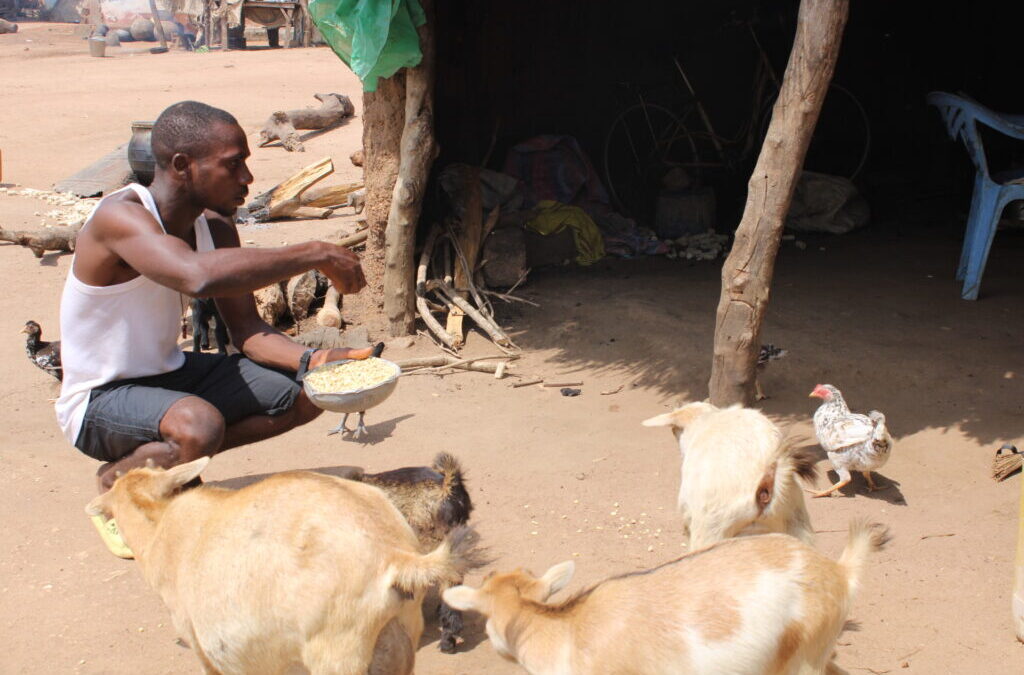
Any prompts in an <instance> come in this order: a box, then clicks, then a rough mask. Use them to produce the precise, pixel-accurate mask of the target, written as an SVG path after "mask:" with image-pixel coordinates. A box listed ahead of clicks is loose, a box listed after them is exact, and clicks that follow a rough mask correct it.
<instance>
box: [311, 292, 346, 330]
mask: <svg viewBox="0 0 1024 675" xmlns="http://www.w3.org/2000/svg"><path fill="white" fill-rule="evenodd" d="M316 322H317V323H318V324H319V325H321V326H328V327H330V328H340V327H341V294H340V293H338V289H337V288H335V287H334V284H331V285H329V286H328V287H327V295H326V296H325V297H324V306H323V307H321V308H320V311H319V312H317V313H316Z"/></svg>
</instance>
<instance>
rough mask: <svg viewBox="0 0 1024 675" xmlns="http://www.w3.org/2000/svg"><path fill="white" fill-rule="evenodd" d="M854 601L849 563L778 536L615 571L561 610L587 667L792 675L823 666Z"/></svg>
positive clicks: (584, 670)
mask: <svg viewBox="0 0 1024 675" xmlns="http://www.w3.org/2000/svg"><path fill="white" fill-rule="evenodd" d="M849 605H850V597H849V587H848V583H847V578H846V573H845V572H844V569H843V568H841V567H840V566H839V565H837V564H836V563H835V562H834V561H832V560H830V559H828V558H826V557H824V556H822V555H821V554H819V553H818V552H817V551H815V550H814V549H812V548H811V547H809V546H807V545H805V544H803V543H801V542H800V541H798V540H796V539H794V538H792V537H789V536H786V535H778V534H772V535H765V536H761V537H748V538H743V539H733V540H728V541H724V542H720V543H719V544H716V545H715V546H712V547H710V548H708V549H704V550H702V551H697V552H694V553H692V554H690V555H687V556H685V557H683V558H681V559H679V560H678V561H674V562H671V563H668V564H665V565H662V566H660V567H656V568H654V569H651V570H647V571H644V572H638V573H634V574H628V575H624V576H621V577H615V578H612V579H609V580H607V581H605V582H603V583H601V584H599V585H598V586H596V587H595V588H593V589H591V590H589V591H586V592H584V593H583V594H582V595H580V596H579V597H577V598H574V599H572V600H570V601H568V603H566V606H565V607H566V609H565V610H564V612H563V613H564V615H565V616H566V617H567V618H569V620H571V621H572V622H573V623H574V625H575V626H576V627H577V628H578V630H577V631H576V632H575V633H574V634H575V636H576V641H577V642H576V645H575V647H576V648H575V649H574V652H575V654H576V655H577V656H576V658H577V659H579V664H578V665H579V666H580V667H579V669H578V671H577V672H580V673H594V674H596V673H603V672H627V671H628V672H636V673H660V672H666V673H668V672H672V673H713V672H744V673H788V672H795V668H796V667H797V665H798V664H810V666H811V667H812V668H818V669H819V670H818V671H817V672H821V670H822V669H824V667H825V664H826V663H827V662H828V659H829V657H830V656H831V651H832V645H833V643H834V641H835V638H836V637H837V636H838V635H839V632H840V630H841V628H842V626H843V624H844V622H845V618H846V615H847V613H848V611H849Z"/></svg>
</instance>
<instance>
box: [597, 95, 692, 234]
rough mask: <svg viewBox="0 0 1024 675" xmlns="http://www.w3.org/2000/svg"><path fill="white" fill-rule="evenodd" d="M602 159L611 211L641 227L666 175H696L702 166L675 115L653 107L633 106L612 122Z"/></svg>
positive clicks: (661, 108) (652, 207)
mask: <svg viewBox="0 0 1024 675" xmlns="http://www.w3.org/2000/svg"><path fill="white" fill-rule="evenodd" d="M603 159H604V177H605V183H606V187H607V188H608V194H609V196H610V197H611V199H612V202H613V203H614V205H615V207H616V208H617V209H619V211H620V212H621V213H623V214H625V215H628V216H632V217H633V218H636V219H637V220H641V221H645V220H648V219H649V216H650V215H651V213H652V212H653V209H654V202H655V199H656V197H657V193H658V191H659V190H660V189H661V180H662V178H664V176H665V174H666V173H668V172H669V171H670V170H671V169H672V168H674V167H679V168H683V169H686V170H689V171H694V170H696V167H697V166H698V165H699V163H700V157H699V156H698V150H697V144H696V143H695V141H694V139H693V136H692V135H691V134H690V133H689V132H688V131H687V129H686V127H685V126H684V125H683V123H682V121H681V120H680V119H679V117H678V116H676V114H675V113H673V112H672V111H671V110H669V109H668V108H665V107H664V106H660V105H658V104H656V103H636V104H634V105H632V106H630V107H628V108H626V109H625V110H624V111H622V113H621V114H620V115H619V116H618V117H616V118H615V121H614V122H612V125H611V127H610V128H609V130H608V134H607V135H606V136H605V141H604V158H603ZM696 179H697V178H696V177H695V176H691V180H696Z"/></svg>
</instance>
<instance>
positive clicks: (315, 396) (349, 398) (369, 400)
mask: <svg viewBox="0 0 1024 675" xmlns="http://www.w3.org/2000/svg"><path fill="white" fill-rule="evenodd" d="M348 361H351V359H345V360H344V361H331V362H330V363H325V364H324V365H322V366H320V367H318V368H314V369H313V370H311V371H309V372H308V373H306V375H307V378H308V376H309V375H310V374H312V373H315V372H317V371H319V370H322V369H324V368H326V367H327V366H331V365H334V364H337V363H346V362H348ZM381 361H384V362H385V363H387V364H388V365H389V366H391V368H392V370H393V374H392V375H391V377H389V378H388V379H386V380H384V381H383V382H381V383H380V384H378V385H376V386H373V387H370V388H368V389H357V390H355V391H338V392H322V391H319V390H317V389H316V388H315V387H313V385H311V384H310V383H309V379H304V380H303V381H302V388H303V389H305V391H306V396H308V397H309V400H310V401H312V402H313V405H315V406H316V407H318V408H322V409H324V410H330V411H331V412H340V413H358V412H363V411H364V410H369V409H370V408H372V407H374V406H375V405H380V404H381V403H383V402H384V400H385V399H386V398H387V397H388V396H391V393H392V392H393V391H394V390H395V387H396V386H398V376H399V375H401V374H402V369H401V368H399V367H398V364H397V363H394V362H392V361H388V360H387V359H381Z"/></svg>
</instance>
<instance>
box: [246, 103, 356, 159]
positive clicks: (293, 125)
mask: <svg viewBox="0 0 1024 675" xmlns="http://www.w3.org/2000/svg"><path fill="white" fill-rule="evenodd" d="M314 98H315V99H316V100H318V101H320V103H321V104H322V105H321V106H320V107H319V108H302V109H300V110H278V111H275V112H273V113H271V115H270V119H268V120H267V121H266V123H264V125H263V129H261V130H260V147H263V146H265V145H267V144H268V143H273V142H274V141H281V145H282V146H283V147H284V149H285V150H287V151H288V152H305V151H306V148H305V147H304V146H303V145H302V140H301V139H300V138H299V132H298V131H297V130H298V129H327V128H330V127H333V126H336V125H338V124H341V122H342V121H343V120H344V119H345V118H347V117H351V116H352V115H353V114H355V111H356V108H355V106H354V105H352V100H351V99H350V98H349V97H348V96H345V95H344V94H315V95H314Z"/></svg>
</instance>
